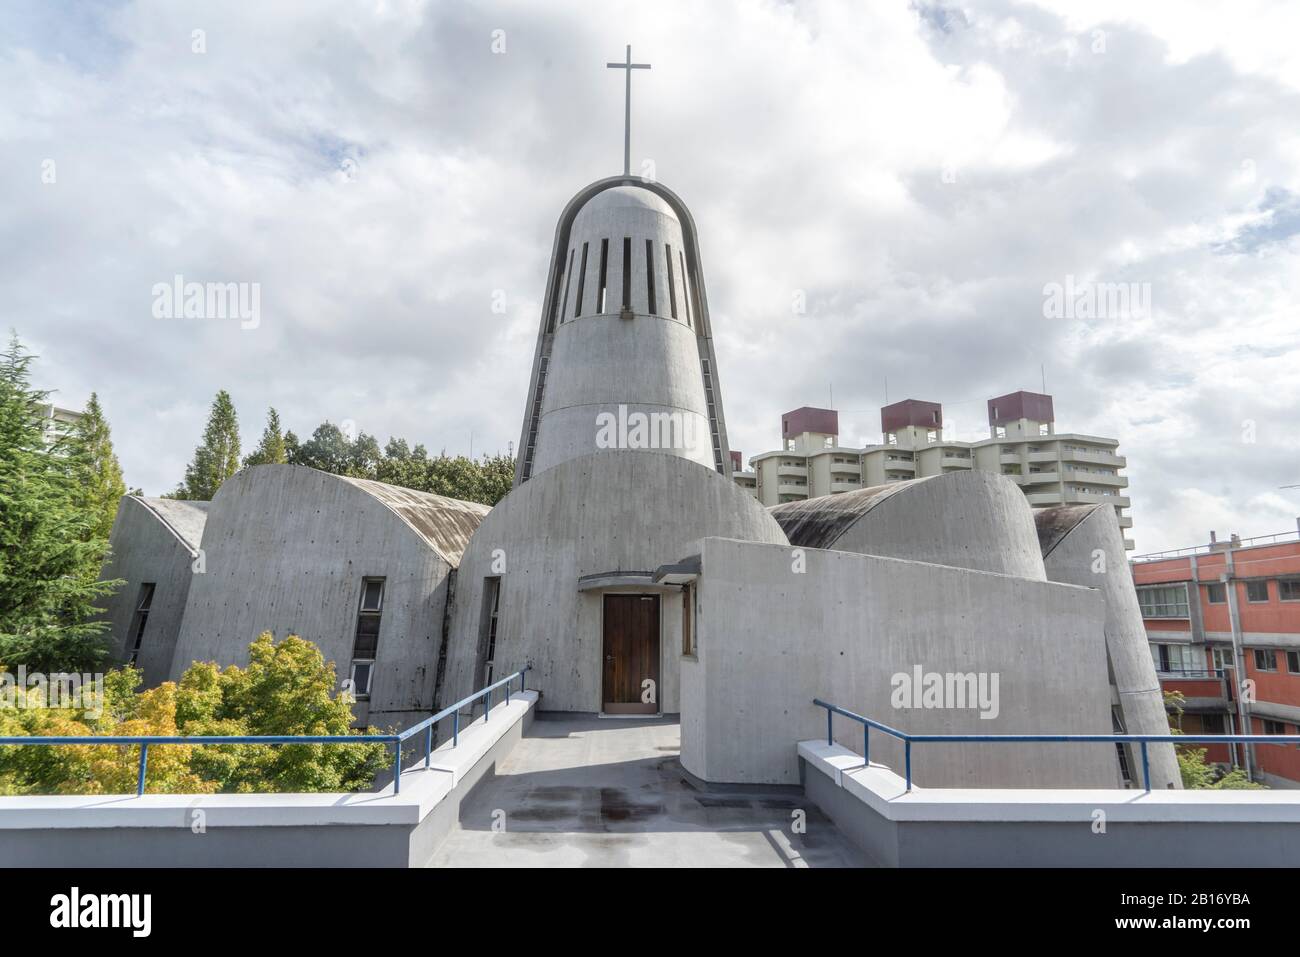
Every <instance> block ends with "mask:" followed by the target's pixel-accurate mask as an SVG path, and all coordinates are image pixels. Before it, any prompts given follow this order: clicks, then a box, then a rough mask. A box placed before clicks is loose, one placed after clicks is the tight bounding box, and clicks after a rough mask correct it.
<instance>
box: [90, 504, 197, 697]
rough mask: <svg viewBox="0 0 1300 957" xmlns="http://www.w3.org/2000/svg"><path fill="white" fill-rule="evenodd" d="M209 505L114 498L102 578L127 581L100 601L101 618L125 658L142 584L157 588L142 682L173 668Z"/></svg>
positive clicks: (118, 658)
mask: <svg viewBox="0 0 1300 957" xmlns="http://www.w3.org/2000/svg"><path fill="white" fill-rule="evenodd" d="M208 504H209V503H207V502H185V501H173V500H170V499H155V498H143V497H140V496H135V495H124V496H122V500H121V501H120V502H118V506H117V517H116V518H114V520H113V531H112V533H111V535H110V539H109V542H110V544H111V546H112V550H111V553H110V556H109V559H108V561H107V562H105V563H104V568H103V571H102V572H101V573H100V578H101V579H102V580H113V579H118V578H120V579H123V580H124V582H125V584H122V585H120V586H118V588H117V589H116V590H115V591H114V592H113V594H112V595H110V596H109V597H108V598H106V599H105V600H104V612H103V615H102V616H101V617H102V619H103V620H105V621H107V622H108V623H109V635H110V637H111V640H112V655H113V661H114V662H115V663H120V662H125V661H127V660H129V659H130V657H131V652H132V650H133V649H134V647H135V634H134V632H133V627H134V625H135V622H136V605H137V604H138V602H139V601H140V586H141V585H142V584H144V583H145V582H151V583H153V585H154V586H155V587H154V593H153V605H152V607H151V608H150V611H149V617H148V619H147V620H146V622H145V630H144V634H143V636H141V641H140V655H139V658H138V659H137V661H136V665H137V667H139V668H140V670H141V671H142V672H144V681H145V685H146V686H153V685H156V684H159V683H160V682H162V681H165V680H166V679H167V676H168V672H169V671H170V670H171V664H172V655H173V653H174V652H175V650H176V639H177V637H178V636H179V635H180V631H181V622H182V618H183V616H184V614H185V603H186V601H187V600H188V598H189V593H190V584H191V582H192V581H193V580H194V577H195V575H194V572H193V570H192V569H193V564H192V563H193V561H194V556H195V554H196V553H197V549H198V548H199V543H200V541H201V540H202V537H203V528H204V524H205V523H206V521H207V515H208Z"/></svg>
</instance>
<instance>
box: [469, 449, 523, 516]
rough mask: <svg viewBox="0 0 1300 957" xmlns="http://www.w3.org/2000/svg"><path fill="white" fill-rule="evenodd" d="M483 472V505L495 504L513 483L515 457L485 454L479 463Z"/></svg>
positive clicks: (503, 496)
mask: <svg viewBox="0 0 1300 957" xmlns="http://www.w3.org/2000/svg"><path fill="white" fill-rule="evenodd" d="M479 469H480V470H481V471H482V473H483V483H482V493H483V495H482V498H479V499H477V501H479V502H482V503H483V504H484V505H495V504H496V503H497V502H499V501H501V500H502V499H503V498H505V497H506V495H508V494H509V493H510V489H511V488H512V487H513V486H514V484H515V459H514V456H512V455H490V456H489V455H485V456H483V461H482V462H481V463H480V464H479Z"/></svg>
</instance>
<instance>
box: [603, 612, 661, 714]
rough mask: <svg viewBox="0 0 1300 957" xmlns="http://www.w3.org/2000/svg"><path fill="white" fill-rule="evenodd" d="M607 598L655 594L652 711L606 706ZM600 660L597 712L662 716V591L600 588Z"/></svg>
mask: <svg viewBox="0 0 1300 957" xmlns="http://www.w3.org/2000/svg"><path fill="white" fill-rule="evenodd" d="M607 598H652V599H654V601H655V606H656V608H655V612H656V613H655V619H656V621H657V623H658V627H657V628H656V630H655V634H654V643H655V651H654V655H653V659H654V661H655V672H656V674H655V678H654V681H655V701H654V710H653V711H616V710H609V709H608V708H607V704H608V702H607V701H606V700H605V599H607ZM596 649H597V663H598V665H599V671H598V674H599V675H600V680H599V681H598V682H597V683H596V692H597V694H598V695H599V701H598V702H597V707H596V712H597V714H600V715H605V716H610V717H616V718H653V717H659V716H661V715H662V714H663V713H664V709H663V684H664V680H663V677H664V602H663V594H662V593H660V592H659V591H607V592H601V595H600V633H599V641H597V642H596Z"/></svg>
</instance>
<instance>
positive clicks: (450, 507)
mask: <svg viewBox="0 0 1300 957" xmlns="http://www.w3.org/2000/svg"><path fill="white" fill-rule="evenodd" d="M338 477H339V478H342V479H343V481H345V482H348V483H350V484H352V485H355V486H356V487H357V488H359V489H361V490H363V491H364V492H366V493H367V494H369V495H372V496H374V497H375V498H376V499H378V500H379V501H380V502H382V503H383V504H384V505H385V506H387V507H388V508H389V509H391V510H392V511H393V512H395V513H396V514H397V515H398V516H399V517H400V518H401V519H402V520H403V521H404V522H406V524H408V525H410V526H411V527H412V528H413V529H415V531H416V532H417V533H418V534H419V535H420V537H421V538H423V539H424V540H425V541H426V542H428V543H429V546H430V547H431V548H432V549H433V550H434V551H436V552H437V553H438V554H439V555H441V556H442V557H443V558H445V559H446V560H447V563H448V564H450V565H452V566H458V565H459V564H460V559H461V556H462V555H464V554H465V547H466V546H467V545H468V544H469V540H470V536H471V535H473V534H474V532H475V530H476V529H477V528H478V526H479V523H480V522H482V521H483V517H484V516H485V515H487V513H488V512H490V511H492V508H491V506H489V505H480V504H479V503H478V502H462V501H461V500H460V499H457V498H445V497H444V496H442V495H434V494H432V493H430V492H417V491H415V490H414V489H409V488H402V487H401V486H398V485H385V484H384V483H383V482H372V481H370V480H369V479H358V478H349V477H347V476H338Z"/></svg>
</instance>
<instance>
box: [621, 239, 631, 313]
mask: <svg viewBox="0 0 1300 957" xmlns="http://www.w3.org/2000/svg"><path fill="white" fill-rule="evenodd" d="M623 308H624V309H631V308H632V237H631V236H624V237H623Z"/></svg>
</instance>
